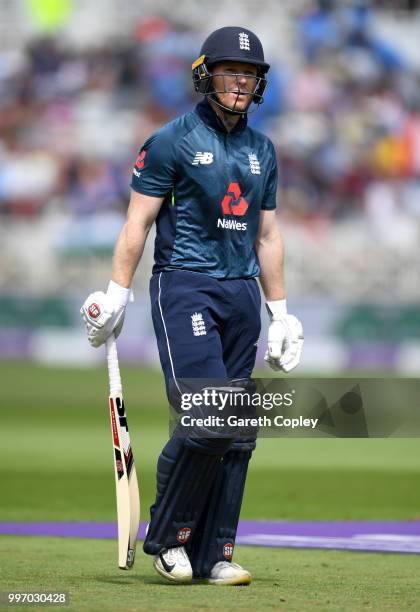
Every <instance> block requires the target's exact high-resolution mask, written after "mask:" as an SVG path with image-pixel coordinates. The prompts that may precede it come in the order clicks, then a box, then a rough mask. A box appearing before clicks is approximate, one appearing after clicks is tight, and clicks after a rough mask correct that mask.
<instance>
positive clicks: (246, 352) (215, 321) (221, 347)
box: [150, 270, 261, 390]
mask: <svg viewBox="0 0 420 612" xmlns="http://www.w3.org/2000/svg"><path fill="white" fill-rule="evenodd" d="M150 297H151V303H152V318H153V325H154V328H155V333H156V338H157V343H158V349H159V356H160V362H161V365H162V370H163V373H164V376H165V382H166V386H167V390H168V388H169V384H168V383H169V382H170V381H171V379H175V380H176V379H177V378H220V379H226V378H228V379H232V378H249V377H250V376H251V372H252V369H253V367H254V364H255V356H256V352H257V347H256V342H257V340H258V337H259V334H260V328H261V322H260V308H261V298H260V291H259V288H258V284H257V281H256V280H255V279H253V278H251V279H235V280H217V279H215V278H213V277H211V276H207V275H205V274H201V273H198V272H189V271H187V270H174V271H172V272H161V273H159V274H155V275H153V277H152V279H151V281H150Z"/></svg>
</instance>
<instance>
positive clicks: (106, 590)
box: [0, 536, 420, 612]
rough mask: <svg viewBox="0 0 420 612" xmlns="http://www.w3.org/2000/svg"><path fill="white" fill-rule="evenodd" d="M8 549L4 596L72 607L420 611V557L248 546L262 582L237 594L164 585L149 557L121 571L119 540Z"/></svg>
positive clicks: (19, 544)
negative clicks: (28, 594)
mask: <svg viewBox="0 0 420 612" xmlns="http://www.w3.org/2000/svg"><path fill="white" fill-rule="evenodd" d="M0 545H1V550H2V554H3V555H4V557H5V558H8V559H11V558H13V559H14V561H15V562H14V563H13V564H10V563H9V564H5V565H4V566H3V567H2V574H1V578H0V589H1V590H2V591H18V590H25V591H37V590H38V591H39V590H42V591H49V590H52V591H67V592H68V593H69V595H70V609H72V610H92V611H94V610H98V611H102V610H125V611H126V612H129V611H130V610H142V611H148V610H165V611H166V610H168V611H171V610H185V609H188V610H194V611H195V610H238V609H239V610H250V611H251V610H252V611H256V610H282V609H284V610H287V611H294V610H296V611H298V612H302V611H303V610H305V611H306V610H328V611H333V610H337V611H338V610H340V611H343V612H344V611H349V612H350V611H352V612H353V611H356V610H409V609H412V610H416V609H417V610H418V609H419V608H418V602H419V598H420V583H419V580H418V574H419V569H420V561H419V559H418V557H416V556H414V555H413V556H409V555H407V556H396V555H382V554H375V555H372V554H371V553H343V552H337V551H316V550H312V551H308V550H276V549H264V548H250V547H242V548H240V549H239V550H238V552H237V553H236V556H235V558H236V560H237V561H238V562H239V563H241V564H242V565H244V566H245V567H249V568H251V569H252V572H253V575H254V581H253V583H252V584H251V585H250V586H249V587H246V588H245V587H244V588H236V589H235V588H233V589H232V588H227V587H224V588H223V587H214V586H210V585H203V584H199V585H193V586H189V587H185V586H175V585H171V584H166V583H163V582H162V581H161V579H160V578H159V577H158V576H157V575H156V574H155V572H154V570H153V569H152V566H151V560H150V558H148V557H146V556H145V555H143V554H142V553H141V552H139V554H138V557H137V561H136V565H135V567H134V569H133V570H132V571H130V572H121V571H119V570H118V569H116V563H115V552H116V551H115V544H114V542H112V541H106V540H91V541H86V540H80V539H76V538H69V539H67V538H18V537H13V536H3V537H1V538H0ZM373 566H374V571H373ZM26 609H27V610H28V609H31V608H27V607H26ZM37 609H39V608H37ZM67 609H69V608H67Z"/></svg>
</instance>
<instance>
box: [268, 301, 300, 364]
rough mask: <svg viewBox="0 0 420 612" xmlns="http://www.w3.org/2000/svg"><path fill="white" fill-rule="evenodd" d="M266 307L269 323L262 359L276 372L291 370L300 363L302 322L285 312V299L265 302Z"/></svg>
mask: <svg viewBox="0 0 420 612" xmlns="http://www.w3.org/2000/svg"><path fill="white" fill-rule="evenodd" d="M266 308H267V312H268V316H269V317H270V321H271V323H270V326H269V328H268V349H267V352H266V354H265V358H264V359H265V361H266V362H267V363H268V365H269V366H270V368H271V369H272V370H275V371H276V372H278V371H279V370H283V372H291V370H293V369H294V368H295V367H296V366H297V365H299V363H300V357H301V354H302V348H303V328H302V323H301V322H300V321H299V319H297V318H296V317H295V316H293V315H289V314H287V308H286V300H275V301H273V302H267V303H266Z"/></svg>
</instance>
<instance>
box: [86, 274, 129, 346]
mask: <svg viewBox="0 0 420 612" xmlns="http://www.w3.org/2000/svg"><path fill="white" fill-rule="evenodd" d="M130 295H131V290H130V289H126V288H125V287H121V286H120V285H118V284H117V283H114V282H113V281H111V282H110V283H109V286H108V291H107V292H106V293H104V292H103V291H95V292H94V293H91V294H90V295H89V296H88V298H87V299H86V300H85V302H84V304H83V306H82V307H81V309H80V314H81V316H82V319H83V321H84V323H85V327H86V332H87V336H88V340H89V342H90V344H91V345H92V346H94V347H95V348H97V347H98V346H101V345H102V344H104V343H105V342H106V341H107V339H108V338H109V337H110V335H111V334H114V335H115V337H116V338H117V337H118V336H119V335H120V333H121V329H122V326H123V323H124V316H125V309H126V306H127V303H128V301H129V299H130Z"/></svg>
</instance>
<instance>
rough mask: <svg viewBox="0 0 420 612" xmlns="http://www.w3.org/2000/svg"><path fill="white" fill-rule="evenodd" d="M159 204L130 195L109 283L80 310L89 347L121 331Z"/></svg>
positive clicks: (158, 201) (159, 201)
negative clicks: (133, 284) (104, 289)
mask: <svg viewBox="0 0 420 612" xmlns="http://www.w3.org/2000/svg"><path fill="white" fill-rule="evenodd" d="M162 202H163V197H151V196H147V195H143V194H140V193H137V192H136V191H134V190H133V191H132V193H131V199H130V204H129V207H128V213H127V220H126V222H125V224H124V227H123V228H122V230H121V233H120V235H119V237H118V240H117V243H116V245H115V251H114V259H113V264H112V280H111V281H110V283H109V285H108V289H107V292H106V293H104V292H103V291H95V292H94V293H91V294H90V295H89V296H88V298H87V299H86V300H85V302H84V304H83V306H82V308H81V309H80V314H81V315H82V318H83V320H84V322H85V326H86V331H87V335H88V340H89V342H90V343H91V345H92V346H95V347H98V346H101V344H103V343H104V342H106V340H107V339H108V338H109V337H110V335H111V334H112V333H113V334H114V335H115V337H117V336H118V335H119V333H120V331H121V328H122V325H123V322H124V315H125V309H126V306H127V303H128V301H129V299H130V294H131V290H130V286H131V282H132V280H133V276H134V272H135V271H136V268H137V265H138V263H139V261H140V258H141V256H142V254H143V250H144V245H145V243H146V238H147V235H148V233H149V231H150V228H151V227H152V225H153V222H154V220H155V219H156V217H157V215H158V212H159V210H160V207H161V206H162Z"/></svg>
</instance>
